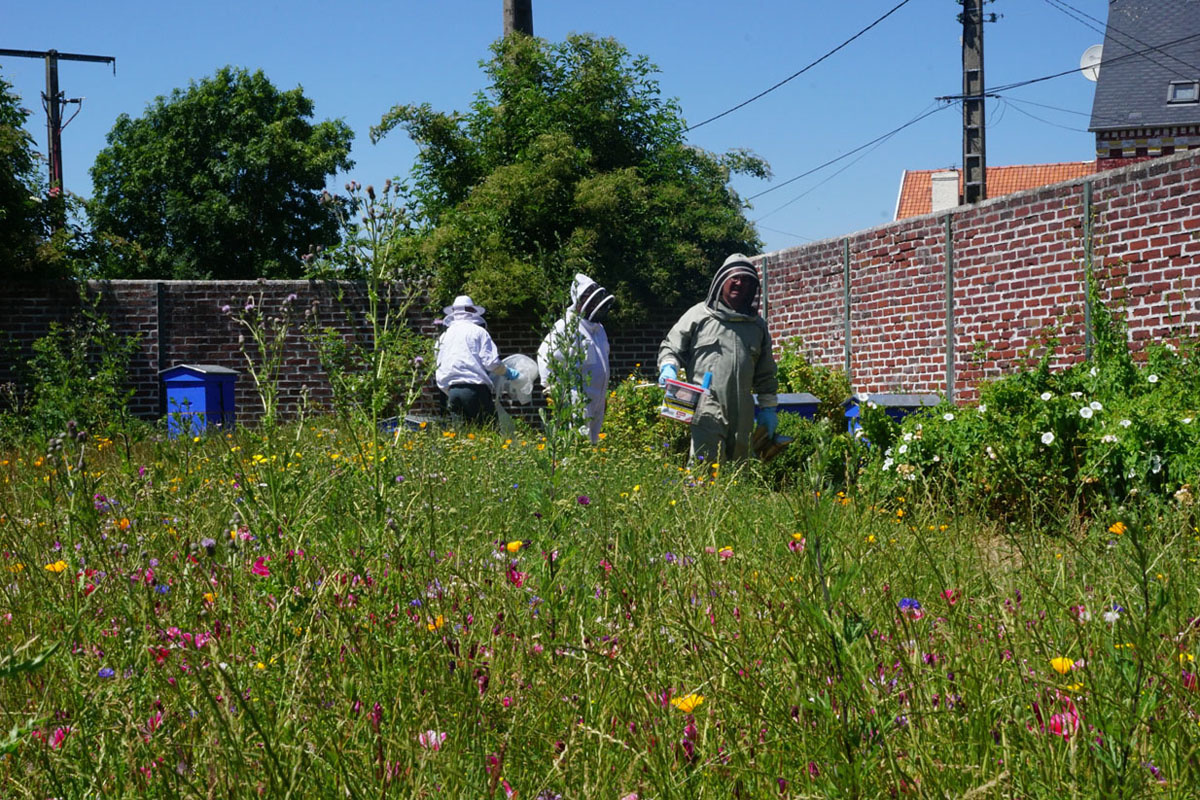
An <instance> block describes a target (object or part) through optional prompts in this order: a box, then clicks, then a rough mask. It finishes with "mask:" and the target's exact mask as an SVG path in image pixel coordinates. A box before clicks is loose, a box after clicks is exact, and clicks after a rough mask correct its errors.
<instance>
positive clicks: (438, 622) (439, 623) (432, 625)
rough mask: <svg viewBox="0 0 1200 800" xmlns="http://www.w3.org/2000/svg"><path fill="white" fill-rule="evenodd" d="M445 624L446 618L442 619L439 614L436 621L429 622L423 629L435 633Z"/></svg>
mask: <svg viewBox="0 0 1200 800" xmlns="http://www.w3.org/2000/svg"><path fill="white" fill-rule="evenodd" d="M445 624H446V618H445V617H443V616H442V615H441V614H438V615H437V619H435V620H433V622H430V623H429V624H427V625H426V626H425V628H426V629H427V630H431V631H436V630H437V629H438V628H440V627H442V626H443V625H445Z"/></svg>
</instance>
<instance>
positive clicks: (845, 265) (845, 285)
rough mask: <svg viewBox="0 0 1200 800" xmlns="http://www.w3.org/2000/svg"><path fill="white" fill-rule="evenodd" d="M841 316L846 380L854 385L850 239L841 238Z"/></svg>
mask: <svg viewBox="0 0 1200 800" xmlns="http://www.w3.org/2000/svg"><path fill="white" fill-rule="evenodd" d="M842 308H843V311H842V316H843V317H844V319H845V334H844V336H845V342H844V345H845V347H844V350H845V358H846V380H847V381H848V382H849V383H850V386H851V387H853V386H854V380H853V378H852V377H851V375H850V355H851V349H850V240H849V239H842Z"/></svg>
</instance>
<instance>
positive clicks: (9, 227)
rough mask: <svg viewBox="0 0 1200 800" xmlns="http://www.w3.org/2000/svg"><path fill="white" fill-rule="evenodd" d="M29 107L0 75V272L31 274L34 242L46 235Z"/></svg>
mask: <svg viewBox="0 0 1200 800" xmlns="http://www.w3.org/2000/svg"><path fill="white" fill-rule="evenodd" d="M28 119H29V111H28V110H27V109H25V108H22V107H21V98H20V97H18V96H17V95H16V94H14V93H13V92H12V84H10V83H9V82H8V81H6V80H4V78H3V77H0V275H20V274H26V275H29V274H32V273H33V272H34V270H35V268H36V267H37V264H38V258H37V254H38V244H39V243H40V242H41V241H42V240H43V239H44V237H45V235H46V232H47V231H46V221H47V213H48V211H47V208H46V206H47V205H48V203H49V202H50V198H48V197H45V196H44V194H45V191H44V181H42V180H40V179H39V176H38V172H37V168H38V157H37V153H35V152H34V149H33V137H31V136H30V135H29V133H28V132H27V131H26V130H25V122H26V121H27V120H28Z"/></svg>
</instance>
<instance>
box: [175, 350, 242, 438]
mask: <svg viewBox="0 0 1200 800" xmlns="http://www.w3.org/2000/svg"><path fill="white" fill-rule="evenodd" d="M159 375H160V378H161V380H162V391H163V401H164V402H163V410H164V411H165V413H166V415H167V436H169V437H170V438H172V439H174V438H175V437H176V436H179V435H180V434H181V433H183V434H186V435H188V436H195V435H197V434H199V433H200V432H201V431H203V430H205V429H206V428H207V427H208V426H209V425H219V426H222V427H226V428H229V427H232V426H233V423H234V420H235V413H234V402H233V385H234V382H235V381H236V380H237V372H235V371H234V370H231V369H229V368H228V367H218V366H215V365H213V364H179V365H177V366H174V367H171V368H169V369H164V370H163V371H162V372H161V373H159Z"/></svg>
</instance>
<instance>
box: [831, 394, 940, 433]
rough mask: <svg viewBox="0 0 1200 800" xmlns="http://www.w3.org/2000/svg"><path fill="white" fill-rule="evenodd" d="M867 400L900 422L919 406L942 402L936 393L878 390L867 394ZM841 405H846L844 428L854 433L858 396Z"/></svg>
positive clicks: (919, 407)
mask: <svg viewBox="0 0 1200 800" xmlns="http://www.w3.org/2000/svg"><path fill="white" fill-rule="evenodd" d="M867 402H870V403H874V404H875V405H877V406H879V407H880V408H882V409H883V411H884V413H885V414H887V415H888V416H889V417H891V418H892V419H894V420H895V421H896V422H900V421H901V420H902V419H904V418H905V417H907V416H908V415H909V414H911V413H912V412H914V411H916V410H917V409H921V408H931V407H933V406H936V405H938V404H939V403H941V402H942V398H941V397H939V396H938V395H936V394H900V393H895V392H880V393H878V394H871V395H868V396H867ZM843 405H844V406H845V407H846V420H847V423H846V430H848V431H849V432H850V433H854V431H855V430H857V429H858V427H859V424H858V417H859V414H860V413H861V410H860V409H859V399H858V396H857V395H855V396H854V397H850V398H848V399H847V400H846V401H845V402H844V403H843Z"/></svg>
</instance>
